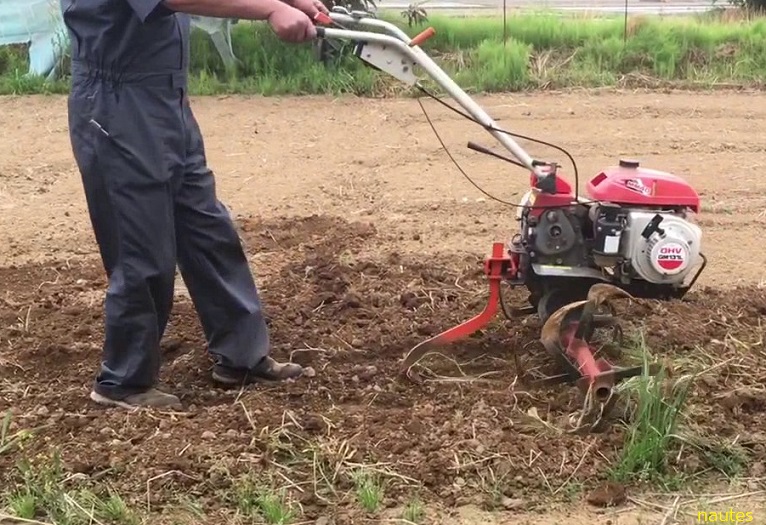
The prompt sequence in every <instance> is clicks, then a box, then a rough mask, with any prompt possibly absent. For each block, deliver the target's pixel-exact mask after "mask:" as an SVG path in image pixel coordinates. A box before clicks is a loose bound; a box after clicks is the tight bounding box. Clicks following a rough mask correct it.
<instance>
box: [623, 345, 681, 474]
mask: <svg viewBox="0 0 766 525" xmlns="http://www.w3.org/2000/svg"><path fill="white" fill-rule="evenodd" d="M633 343H634V345H635V350H636V352H637V353H639V354H640V355H641V358H642V361H643V373H642V374H641V375H639V376H637V377H635V378H632V380H630V381H626V382H625V384H624V385H623V391H624V393H625V395H626V398H627V399H628V400H629V402H630V401H632V402H633V404H634V406H635V409H634V410H633V413H632V414H630V417H629V421H630V424H629V426H628V429H627V435H626V440H625V443H624V444H623V449H622V452H621V457H620V460H619V462H618V463H617V465H615V466H614V468H613V469H612V476H613V477H614V478H615V479H616V480H618V481H623V482H625V481H641V482H650V483H659V484H661V485H664V486H666V487H667V488H674V487H673V485H675V484H676V483H677V482H678V481H679V480H678V479H677V476H675V475H674V473H673V472H672V471H671V469H670V468H669V467H668V461H669V458H670V457H671V452H673V451H674V450H675V448H676V446H677V445H678V444H679V442H680V439H679V435H678V428H679V423H680V420H681V416H682V414H683V410H684V408H685V404H686V401H687V399H688V396H689V392H690V388H691V386H692V384H693V382H692V381H691V380H690V376H683V377H681V378H679V379H676V380H674V379H672V378H671V377H669V373H668V371H667V370H665V369H663V370H661V371H660V373H659V374H657V375H655V376H650V375H649V373H648V367H649V364H650V362H652V359H651V353H650V351H649V349H648V348H647V346H646V343H645V340H644V338H643V336H642V335H639V336H638V337H637V338H636V340H635V341H633Z"/></svg>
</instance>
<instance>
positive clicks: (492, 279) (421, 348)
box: [400, 242, 509, 382]
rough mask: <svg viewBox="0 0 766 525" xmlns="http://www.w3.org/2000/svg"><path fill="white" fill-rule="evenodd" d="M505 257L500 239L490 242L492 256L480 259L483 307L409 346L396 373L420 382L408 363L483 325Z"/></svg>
mask: <svg viewBox="0 0 766 525" xmlns="http://www.w3.org/2000/svg"><path fill="white" fill-rule="evenodd" d="M508 263H509V258H508V257H507V256H506V255H505V247H504V246H503V243H500V242H497V243H494V244H493V245H492V256H491V257H488V258H487V259H486V260H485V261H484V273H485V274H486V275H487V278H488V280H489V299H488V301H487V305H486V306H485V307H484V310H483V311H482V312H481V313H480V314H478V315H476V316H474V317H473V318H471V319H469V320H468V321H465V322H463V323H461V324H459V325H457V326H455V327H452V328H450V329H449V330H445V331H444V332H442V333H440V334H438V335H436V336H434V337H432V338H430V339H427V340H425V341H423V342H421V343H419V344H418V345H416V346H415V347H413V348H412V349H411V350H410V351H409V352H408V353H407V355H406V356H405V357H404V360H403V361H402V366H401V370H400V373H401V374H403V375H405V376H406V377H408V378H409V379H410V380H412V381H414V382H420V379H419V377H418V376H417V375H416V374H414V373H413V372H412V367H413V366H414V365H415V364H417V363H418V362H419V361H420V360H421V359H422V358H423V357H424V356H426V355H427V354H430V353H434V352H436V351H437V350H438V349H439V347H442V346H445V345H448V344H450V343H453V342H455V341H457V340H459V339H464V338H466V337H468V336H470V335H471V334H473V333H474V332H477V331H478V330H481V329H482V328H484V327H485V326H486V325H487V324H489V322H490V321H491V320H492V318H493V317H494V316H495V314H496V313H497V309H498V304H499V302H500V281H501V280H502V279H503V275H504V274H505V272H506V269H507V266H508Z"/></svg>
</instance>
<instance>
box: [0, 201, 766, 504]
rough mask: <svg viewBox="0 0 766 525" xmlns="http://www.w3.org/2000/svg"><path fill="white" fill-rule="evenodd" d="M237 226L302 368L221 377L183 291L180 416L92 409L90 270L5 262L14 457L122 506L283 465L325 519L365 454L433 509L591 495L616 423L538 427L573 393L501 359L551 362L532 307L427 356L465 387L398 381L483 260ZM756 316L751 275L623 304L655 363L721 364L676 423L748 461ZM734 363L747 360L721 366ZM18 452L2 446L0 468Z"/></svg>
mask: <svg viewBox="0 0 766 525" xmlns="http://www.w3.org/2000/svg"><path fill="white" fill-rule="evenodd" d="M241 231H242V232H243V237H244V241H245V242H246V244H247V246H248V247H249V249H250V250H253V252H256V251H257V252H259V253H264V252H267V253H268V250H269V249H271V250H272V251H271V252H270V253H269V255H268V259H269V260H268V261H263V262H262V263H260V264H263V265H268V266H269V267H270V268H271V269H272V271H271V272H269V276H268V277H267V278H264V279H263V280H262V281H261V283H260V286H261V290H262V295H263V300H264V303H265V305H266V308H267V312H268V315H269V318H270V327H271V330H272V336H273V341H274V348H275V355H276V356H277V357H278V358H281V359H288V358H291V359H293V360H295V361H297V362H300V363H302V364H304V365H306V366H310V367H312V368H313V369H314V370H315V371H316V375H315V376H314V377H311V378H304V379H301V380H299V381H297V382H295V383H291V384H287V385H282V386H278V387H259V388H252V389H248V390H245V391H239V390H233V391H222V390H220V389H218V388H217V387H216V386H214V385H213V384H212V382H211V381H210V378H209V372H210V361H209V359H208V357H207V355H206V353H205V345H204V340H203V339H202V337H201V330H200V327H199V325H198V322H197V319H196V317H195V312H194V309H193V307H192V305H191V303H190V301H189V300H188V299H184V298H183V296H182V295H181V296H179V300H178V303H177V305H176V308H175V311H174V314H173V318H172V320H171V324H170V328H169V331H168V333H167V337H166V340H165V342H164V345H163V348H164V355H165V365H164V370H163V381H164V383H165V384H167V385H169V386H170V388H171V389H172V390H173V391H174V392H177V393H179V394H180V396H181V398H182V401H183V402H184V404H185V405H186V407H187V409H188V413H184V414H180V415H161V414H160V415H158V414H156V413H135V414H129V415H126V414H125V413H124V412H123V411H114V410H111V411H110V410H104V409H101V408H98V407H96V406H94V405H93V404H92V403H91V402H90V401H89V400H88V398H87V394H88V388H89V386H90V383H91V381H92V378H93V374H94V371H95V369H96V366H97V364H98V359H99V345H100V341H101V339H100V337H101V334H102V320H101V297H102V291H103V287H104V284H105V282H104V276H103V272H102V270H101V268H100V267H99V266H98V264H97V263H96V262H94V261H90V262H88V263H78V264H72V263H69V264H67V263H66V262H61V263H58V264H55V265H46V266H18V267H10V268H5V269H3V270H2V272H0V281H2V283H4V286H3V290H4V292H3V295H2V302H1V303H0V304H1V305H2V308H1V309H0V319H1V320H2V328H0V338H2V340H3V341H6V342H7V343H6V344H5V345H4V347H3V349H2V353H0V360H1V362H2V368H1V369H0V371H1V372H2V377H3V383H2V384H3V391H2V398H1V399H2V400H3V404H4V405H6V406H8V407H10V408H11V409H12V410H13V412H14V414H16V417H15V419H14V425H16V426H17V427H18V428H36V427H39V426H43V427H44V428H42V429H41V430H39V437H38V438H36V439H33V440H31V441H30V442H29V443H28V444H26V445H25V456H27V457H34V455H35V454H37V453H46V454H48V453H50V452H51V451H52V450H53V447H59V450H60V451H61V455H62V460H63V462H64V465H65V468H66V469H67V471H70V472H74V473H81V474H85V475H87V476H92V477H97V478H100V479H106V480H108V481H110V482H111V483H112V484H113V485H114V486H115V487H116V488H117V489H118V490H120V491H121V492H122V493H123V494H127V495H129V496H132V497H133V498H134V500H135V501H137V502H138V501H140V502H143V501H145V499H146V497H147V496H146V492H147V483H148V481H147V480H154V482H153V483H152V482H149V484H150V485H151V488H150V492H149V493H150V498H151V503H152V505H153V506H154V507H155V508H161V507H162V506H163V505H166V504H171V505H172V504H174V503H176V502H177V498H178V495H179V493H184V494H186V495H187V496H189V495H192V496H194V497H197V498H205V499H208V500H209V501H215V502H218V504H219V505H225V502H226V499H225V498H224V497H223V494H225V493H226V492H227V490H229V489H230V488H231V486H230V485H231V483H232V479H233V477H232V476H234V477H236V475H237V474H242V473H245V472H249V471H254V472H257V473H261V474H263V473H264V472H265V471H266V469H267V468H268V469H270V470H272V471H273V470H275V465H276V466H281V467H277V468H276V471H277V472H281V476H280V478H279V481H281V483H282V484H283V485H284V484H294V486H299V487H301V488H300V490H295V493H296V496H297V497H299V498H300V500H301V503H302V504H303V505H304V511H305V512H306V516H307V517H308V518H316V517H319V516H320V515H322V513H323V512H325V511H326V509H325V507H326V506H327V504H328V502H329V501H332V502H333V503H337V502H338V501H341V502H343V501H345V500H343V498H339V497H338V493H337V492H335V493H333V491H341V492H342V491H344V490H348V489H349V488H351V486H352V485H351V483H352V477H351V476H352V473H353V470H354V468H355V466H356V467H358V466H362V465H377V466H376V468H377V470H378V471H379V472H380V473H381V475H382V476H384V477H385V478H386V479H387V480H388V492H387V494H388V495H389V496H391V498H390V499H389V501H390V503H391V504H392V505H393V504H397V503H401V502H404V501H406V498H407V497H409V494H410V493H411V491H412V490H414V489H413V488H412V487H414V486H415V485H416V484H422V487H421V488H420V489H419V490H420V491H421V493H424V494H426V495H427V496H428V497H429V499H431V500H437V501H440V502H442V503H444V504H445V505H448V506H453V505H465V504H479V505H483V506H491V505H492V504H493V503H494V504H498V503H499V502H501V501H505V502H506V503H507V502H509V501H511V502H513V501H517V500H518V501H522V502H523V506H524V508H526V509H529V508H535V507H542V506H544V505H546V504H547V503H546V501H548V500H549V499H550V498H551V497H552V496H551V492H555V493H556V495H555V496H553V499H554V500H561V499H562V498H566V497H580V495H579V492H578V493H575V494H572V493H571V492H572V490H573V489H572V488H571V487H579V489H578V491H579V490H582V489H583V488H586V489H588V488H590V489H592V488H595V487H596V486H597V485H598V484H599V482H600V481H601V480H604V479H605V478H606V476H607V474H608V468H609V465H610V462H612V461H614V460H615V458H616V457H617V454H618V452H619V451H620V448H621V444H622V443H623V440H624V439H625V434H624V432H623V431H622V430H621V429H620V427H616V428H614V429H613V430H612V431H610V432H609V433H606V434H603V435H597V436H587V437H579V436H573V435H567V434H564V433H561V432H560V431H558V430H556V429H554V428H553V426H556V427H562V424H563V420H564V419H565V418H566V417H567V416H568V415H569V414H572V413H573V412H575V411H576V410H577V409H578V408H579V406H578V399H579V398H578V395H577V393H576V391H575V390H574V389H573V388H571V387H566V386H561V387H557V388H555V389H552V390H550V391H547V392H543V391H536V390H530V391H526V390H525V389H524V388H523V387H522V386H520V385H519V384H518V377H517V374H518V370H517V369H516V368H515V365H514V359H513V354H514V353H517V354H518V355H519V357H520V358H521V360H522V362H523V363H524V368H525V369H529V368H531V367H532V366H538V367H542V369H543V370H544V371H547V373H554V372H555V369H554V368H552V366H551V364H550V362H549V361H548V359H547V356H546V355H545V354H544V350H543V349H542V347H541V345H540V344H539V342H537V341H536V337H537V334H538V333H539V331H538V330H539V326H538V325H537V324H538V323H537V321H536V320H534V318H530V319H529V320H527V321H525V322H524V323H522V322H521V321H520V322H517V323H515V324H512V323H501V322H496V323H494V325H493V326H492V327H490V328H488V329H487V330H486V332H485V333H483V334H480V335H478V336H475V337H473V338H471V339H469V340H467V341H465V342H461V343H459V344H456V345H455V347H456V349H457V350H458V351H457V352H456V353H453V354H450V357H451V359H452V360H451V359H448V358H445V357H440V356H435V357H429V358H427V359H426V361H425V362H424V363H425V364H426V365H427V367H428V369H429V371H430V372H431V373H432V374H429V377H441V378H444V377H452V378H462V379H463V381H460V382H454V381H446V380H444V379H442V380H441V381H434V382H426V383H424V384H420V385H418V384H413V383H411V382H409V381H407V380H403V379H401V378H399V377H397V374H398V371H399V370H398V365H399V361H400V359H401V357H402V356H403V355H404V353H405V352H406V351H407V350H408V349H409V348H411V347H412V346H413V345H414V344H416V343H417V342H419V341H420V340H422V339H423V338H427V337H429V336H431V335H434V334H436V333H437V332H438V331H440V330H442V329H445V328H448V327H449V326H451V325H453V324H455V323H456V322H460V321H463V320H465V319H466V318H467V316H469V315H471V314H472V313H473V312H479V311H480V309H481V308H482V307H483V302H484V301H485V296H486V283H485V282H484V280H483V274H482V268H481V260H480V259H478V258H477V259H468V258H465V259H460V260H456V259H454V258H452V259H439V258H433V259H429V260H428V261H426V262H423V261H419V260H417V259H415V258H413V257H411V256H405V255H401V254H397V253H394V252H391V253H389V254H388V256H386V257H384V258H378V259H374V260H373V259H365V258H361V257H359V258H356V257H354V256H353V255H349V254H353V253H354V252H355V251H356V250H357V249H358V248H359V247H360V246H361V245H362V244H364V243H375V242H376V241H377V239H378V234H377V231H376V228H375V226H374V225H372V224H368V223H347V222H344V221H342V220H339V219H333V218H328V217H322V216H313V217H308V218H304V219H302V220H294V219H282V220H271V221H266V222H263V221H252V220H249V221H246V222H243V223H242V224H241ZM270 232H290V234H289V235H286V234H283V235H282V236H281V237H275V236H274V235H273V234H272V233H270ZM277 246H279V248H277ZM256 266H257V265H256ZM506 295H510V297H509V301H510V300H512V301H515V302H521V301H522V299H523V297H524V296H523V295H522V294H521V293H516V292H513V293H511V294H506ZM765 310H766V293H764V291H763V290H762V289H760V288H755V287H751V288H740V289H737V290H734V291H731V292H727V293H726V294H722V293H720V292H716V291H714V290H710V289H701V290H700V291H697V292H696V293H693V294H692V295H691V296H690V297H688V298H687V300H685V301H684V302H683V303H680V302H677V303H670V304H664V305H662V306H660V305H658V304H652V303H649V302H640V303H637V304H634V305H630V306H628V307H627V310H625V311H623V312H622V314H623V316H625V317H626V318H628V319H629V320H630V321H629V322H628V325H627V327H626V330H628V333H629V334H630V333H631V332H630V330H631V329H637V328H638V327H639V325H640V326H642V327H643V329H644V330H645V331H646V333H647V334H648V345H649V346H650V348H652V349H653V350H654V351H655V352H657V353H658V354H660V356H662V355H666V356H670V357H673V358H674V359H680V358H685V359H688V360H690V361H691V362H692V363H694V364H696V365H705V364H709V363H706V362H705V361H706V358H709V359H710V361H711V362H717V363H721V362H722V361H723V360H724V359H730V361H729V362H728V364H725V365H724V366H723V368H719V369H718V371H717V372H715V373H713V374H710V375H708V376H705V377H704V378H703V379H704V380H701V381H699V382H698V384H697V387H696V388H695V390H694V392H693V394H692V406H693V408H694V410H693V411H692V412H691V413H690V417H691V421H690V424H693V425H695V426H701V427H702V428H703V430H704V431H706V432H707V433H716V434H718V437H719V438H724V439H725V438H727V437H728V438H731V437H733V436H735V435H738V436H739V443H740V445H742V446H744V447H745V448H746V450H747V452H748V454H750V457H749V463H748V464H749V465H750V468H756V469H757V468H763V465H764V463H763V461H764V459H766V450H765V449H764V446H766V435H765V434H764V433H763V430H762V429H763V423H764V418H763V410H764V406H765V404H766V394H764V393H763V392H762V391H761V390H760V389H757V387H759V385H761V384H762V383H763V380H764V378H766V369H765V368H764V367H763V366H762V365H760V364H759V362H758V361H757V360H756V359H755V358H756V357H757V355H758V352H760V351H761V350H762V349H761V348H760V347H759V346H758V345H756V346H752V347H748V348H749V349H747V350H744V346H743V347H738V346H737V345H736V344H732V343H731V341H735V340H739V341H742V342H743V345H744V344H745V343H752V342H754V341H758V340H759V339H760V338H761V337H762V336H763V328H762V327H761V326H760V319H761V317H762V315H763V313H764V311H765ZM678 328H682V330H678ZM724 334H729V335H728V337H730V338H731V339H730V341H729V343H728V344H726V341H724V339H725V336H724ZM700 348H706V349H707V350H706V353H705V354H700V353H699V352H700V350H699V349H700ZM612 359H613V360H615V361H617V362H618V363H619V362H620V361H621V358H620V357H619V356H613V357H612ZM458 362H459V363H460V367H458ZM744 364H746V365H747V366H748V368H747V370H746V371H743V370H740V369H739V368H738V367H740V366H744ZM743 372H745V373H743ZM479 376H483V377H484V379H485V381H477V380H476V378H477V377H479ZM471 378H473V380H471ZM735 387H736V388H738V389H739V390H736V391H735V390H734V388H735ZM725 392H731V393H730V394H728V395H720V394H721V393H725ZM530 410H535V411H536V412H537V414H538V415H539V417H541V418H542V419H544V420H546V421H547V422H549V424H550V425H552V427H547V426H545V425H543V424H542V423H540V422H539V421H535V420H534V419H533V418H532V417H530V416H529V411H530ZM711 414H717V417H712V418H711ZM734 415H736V417H734ZM724 417H725V418H726V421H727V423H726V425H721V424H720V421H721V420H723V418H724ZM716 420H718V421H719V423H718V424H717V423H715V421H716ZM583 456H585V458H586V459H585V460H584V461H582V462H581V458H583ZM16 459H18V458H17V457H15V455H4V456H0V467H2V471H3V472H4V473H6V475H8V476H11V477H12V473H13V469H12V468H11V467H12V465H13V463H14V461H15V460H16ZM708 459H709V458H707V459H706V456H705V454H690V453H686V454H683V456H682V458H681V460H680V461H679V462H678V464H676V465H674V468H676V469H678V470H679V471H682V472H686V473H687V474H689V475H695V474H698V475H699V474H701V473H703V472H704V471H706V470H709V469H710V468H711V465H712V466H715V465H714V464H711V462H710V461H708ZM280 469H283V470H280ZM224 473H225V475H224ZM287 479H289V480H290V481H289V482H288V481H286V480H287ZM155 485H156V486H155ZM349 519H352V518H349Z"/></svg>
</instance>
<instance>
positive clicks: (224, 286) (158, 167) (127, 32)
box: [61, 0, 269, 399]
mask: <svg viewBox="0 0 766 525" xmlns="http://www.w3.org/2000/svg"><path fill="white" fill-rule="evenodd" d="M61 7H62V11H63V16H64V21H65V23H66V26H67V28H68V30H69V36H70V39H71V50H72V86H71V94H70V96H69V101H68V104H69V132H70V137H71V142H72V148H73V151H74V156H75V160H76V162H77V165H78V167H79V170H80V173H81V176H82V182H83V187H84V190H85V197H86V201H87V204H88V210H89V215H90V219H91V223H92V225H93V229H94V232H95V236H96V241H97V243H98V246H99V251H100V254H101V258H102V261H103V264H104V267H105V270H106V273H107V275H108V279H109V286H108V290H107V294H106V308H105V310H106V312H105V315H106V317H105V332H106V333H105V341H104V349H103V360H102V366H101V371H100V373H99V375H98V377H97V379H96V384H95V387H94V388H95V390H96V391H97V392H98V393H99V394H101V395H104V396H107V397H109V398H112V399H123V398H125V397H127V396H129V395H132V394H136V393H139V392H143V391H146V390H147V389H149V388H151V387H153V386H154V385H155V383H156V380H157V377H158V374H159V367H160V350H159V343H160V339H161V338H162V335H163V332H164V330H165V327H166V325H167V322H168V317H169V315H170V311H171V307H172V303H173V284H174V277H175V271H176V264H178V268H179V270H180V272H181V275H182V277H183V279H184V283H185V284H186V286H187V288H188V290H189V293H190V295H191V297H192V300H193V302H194V306H195V308H196V310H197V312H198V314H199V317H200V320H201V324H202V327H203V330H204V333H205V336H206V338H207V342H208V350H209V352H210V353H211V355H212V356H213V357H214V359H215V360H216V362H217V364H218V365H219V366H221V367H222V369H224V370H225V369H227V368H228V369H232V371H239V372H243V371H246V370H252V369H253V368H254V367H255V365H256V364H258V363H259V362H260V360H261V359H262V358H264V357H265V356H266V355H267V354H268V350H269V348H268V347H269V340H268V332H267V327H266V323H265V319H264V316H263V314H262V311H261V305H260V301H259V297H258V292H257V290H256V286H255V283H254V282H253V277H252V275H251V272H250V268H249V266H248V262H247V259H246V257H245V253H244V251H243V248H242V245H241V243H240V239H239V236H238V235H237V232H236V230H235V227H234V225H233V223H232V220H231V218H230V216H229V213H228V212H227V210H226V208H225V207H224V206H223V205H222V204H221V202H219V200H218V199H217V197H216V191H215V179H214V177H213V173H212V172H211V170H210V169H209V168H208V166H207V162H206V159H205V146H204V143H203V139H202V135H201V133H200V129H199V126H198V124H197V121H196V120H195V118H194V115H193V114H192V110H191V108H190V107H189V102H188V99H187V71H188V65H189V34H190V20H189V17H188V16H187V15H184V14H181V13H173V12H171V11H170V10H168V9H167V8H165V7H164V6H163V5H162V4H161V0H61Z"/></svg>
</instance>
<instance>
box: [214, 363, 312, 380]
mask: <svg viewBox="0 0 766 525" xmlns="http://www.w3.org/2000/svg"><path fill="white" fill-rule="evenodd" d="M302 375H303V367H302V366H301V365H299V364H296V363H279V362H277V361H275V360H274V359H273V358H271V357H268V356H267V357H264V358H263V359H262V360H261V362H260V363H258V365H257V366H256V367H255V368H253V369H252V370H245V371H241V370H232V369H231V368H224V367H222V366H219V365H216V366H215V367H214V368H213V380H215V381H217V382H219V383H223V384H225V385H242V384H249V383H271V382H278V381H284V380H286V379H297V378H299V377H301V376H302Z"/></svg>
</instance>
